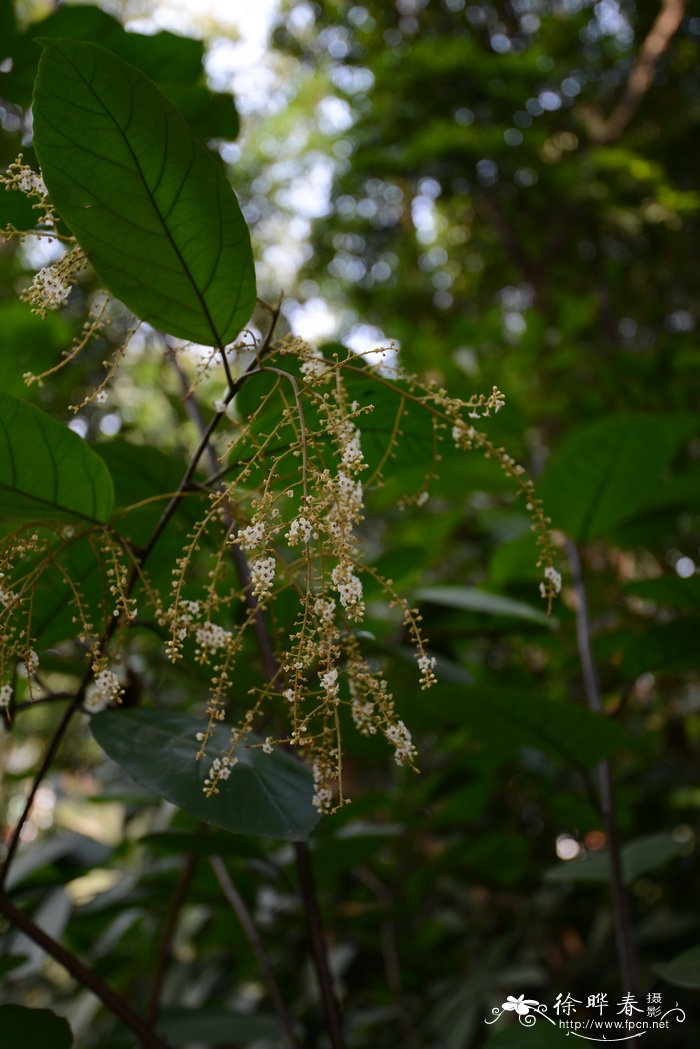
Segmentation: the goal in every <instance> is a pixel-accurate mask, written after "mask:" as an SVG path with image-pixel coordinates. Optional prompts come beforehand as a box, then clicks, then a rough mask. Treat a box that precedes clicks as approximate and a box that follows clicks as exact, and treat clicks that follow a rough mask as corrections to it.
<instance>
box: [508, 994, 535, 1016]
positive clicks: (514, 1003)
mask: <svg viewBox="0 0 700 1049" xmlns="http://www.w3.org/2000/svg"><path fill="white" fill-rule="evenodd" d="M539 1004H540V1003H539V1002H536V1001H535V1000H534V999H533V998H526V997H525V995H524V994H521V995H520V996H519V997H518V998H514V997H513V995H512V994H509V995H508V998H507V1000H506V1001H505V1002H504V1003H503V1005H502V1006H501V1009H504V1010H506V1011H507V1012H511V1013H517V1014H518V1016H527V1014H528V1013H529V1012H530V1009H531V1008H533V1007H537V1006H538V1005H539Z"/></svg>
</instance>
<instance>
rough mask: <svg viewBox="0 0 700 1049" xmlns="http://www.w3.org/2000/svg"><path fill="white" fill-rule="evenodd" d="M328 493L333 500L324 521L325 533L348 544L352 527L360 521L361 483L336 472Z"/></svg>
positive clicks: (361, 508) (361, 507)
mask: <svg viewBox="0 0 700 1049" xmlns="http://www.w3.org/2000/svg"><path fill="white" fill-rule="evenodd" d="M330 491H331V494H332V496H333V497H334V498H333V503H332V505H331V508H330V510H329V512H328V515H327V518H326V521H325V527H326V531H327V532H328V534H329V536H331V537H332V538H333V539H338V540H340V541H341V542H346V543H350V542H351V540H352V530H353V527H354V525H355V524H356V523H357V522H358V521H361V520H362V511H363V504H362V499H363V495H364V492H363V489H362V482H361V481H355V480H353V478H352V477H349V476H348V474H346V473H345V472H344V471H343V470H338V474H337V476H336V477H334V478H333V480H332V481H331V485H330Z"/></svg>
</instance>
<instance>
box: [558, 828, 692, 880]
mask: <svg viewBox="0 0 700 1049" xmlns="http://www.w3.org/2000/svg"><path fill="white" fill-rule="evenodd" d="M683 848H684V842H682V841H676V840H675V838H672V837H671V836H670V835H669V834H648V835H646V837H643V838H637V839H636V841H630V842H628V843H627V844H626V845H623V847H622V870H623V874H624V879H625V884H627V885H630V884H631V883H632V882H633V881H635V880H636V879H637V878H640V877H641V876H642V875H643V874H647V873H648V872H649V871H653V870H656V868H657V867H662V866H663V865H664V863H668V861H669V860H671V859H673V858H674V856H677V855H678V853H679V852H681V850H682V849H683ZM545 878H546V880H547V881H549V882H608V881H609V880H610V863H609V860H608V854H607V852H605V851H601V852H597V853H596V854H595V855H593V856H587V857H586V858H585V859H583V860H571V861H569V862H568V863H561V864H560V865H559V866H558V867H552V868H550V870H548V871H547V873H546V875H545Z"/></svg>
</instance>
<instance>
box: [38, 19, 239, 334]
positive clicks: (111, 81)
mask: <svg viewBox="0 0 700 1049" xmlns="http://www.w3.org/2000/svg"><path fill="white" fill-rule="evenodd" d="M43 45H44V55H43V56H42V59H41V62H40V66H39V74H38V76H37V80H36V87H35V92H34V135H35V144H36V149H37V153H38V156H39V159H40V162H41V166H42V171H43V174H44V178H45V181H46V184H47V186H48V187H49V191H50V193H51V195H52V198H53V201H54V203H55V205H56V207H57V208H58V209H59V211H60V213H61V215H62V216H63V217H64V218H65V220H66V221H67V223H68V224H69V226H70V227H71V229H72V231H73V233H74V234H75V236H76V237H77V238H78V241H79V243H80V245H81V247H82V248H83V250H84V251H85V252H86V254H87V255H88V258H89V259H90V261H91V262H92V264H93V265H94V267H95V270H96V271H97V273H98V275H99V277H100V279H101V280H102V281H103V282H104V284H105V286H106V287H107V288H108V289H109V290H110V291H111V292H112V293H113V294H114V295H116V296H117V297H118V298H120V299H121V300H122V301H123V302H124V303H125V304H126V305H127V306H128V307H129V308H130V309H133V310H134V312H135V313H136V314H137V315H138V316H139V317H141V318H142V319H143V320H146V321H148V322H149V323H151V324H153V325H154V326H155V327H157V328H159V329H160V330H162V331H165V332H168V333H169V334H171V335H176V336H178V337H180V338H183V339H191V340H192V341H194V342H199V343H205V344H207V345H210V346H224V345H226V344H227V343H229V342H231V341H232V340H233V338H234V337H235V336H236V335H237V334H238V332H239V331H240V329H241V327H242V326H243V325H244V324H245V322H246V321H247V320H248V319H249V318H250V314H251V312H252V309H253V306H254V304H255V275H254V269H253V259H252V254H251V248H250V239H249V236H248V231H247V228H246V225H245V222H244V221H243V216H242V215H241V212H240V209H239V207H238V203H237V201H236V198H235V196H234V193H233V190H232V189H231V188H230V186H229V185H228V183H227V181H226V178H225V176H224V174H223V172H222V171H221V169H220V167H219V166H218V165H217V163H216V162H215V161H214V159H213V158H212V157H211V155H210V154H209V153H208V152H207V150H206V149H205V147H204V146H203V145H202V144H201V143H200V142H199V141H198V140H197V139H196V138H195V137H194V135H193V134H192V132H191V131H190V129H189V128H188V126H187V124H186V123H185V122H184V121H183V119H182V118H181V117H180V115H179V114H178V112H177V110H176V109H175V108H174V106H173V105H172V104H171V103H170V102H168V100H167V99H166V98H164V96H163V95H162V94H161V93H160V92H159V91H158V89H157V88H156V87H155V85H154V84H153V83H151V81H149V80H148V78H147V77H145V76H144V75H143V74H142V73H141V72H140V71H139V70H137V69H136V68H135V67H133V66H130V65H128V64H126V63H124V62H122V61H121V60H120V59H118V58H117V57H116V56H114V55H111V54H109V53H108V52H105V51H104V50H103V49H101V48H99V47H97V46H96V45H94V44H87V43H83V42H76V41H69V40H56V39H50V38H48V37H46V38H44V40H43Z"/></svg>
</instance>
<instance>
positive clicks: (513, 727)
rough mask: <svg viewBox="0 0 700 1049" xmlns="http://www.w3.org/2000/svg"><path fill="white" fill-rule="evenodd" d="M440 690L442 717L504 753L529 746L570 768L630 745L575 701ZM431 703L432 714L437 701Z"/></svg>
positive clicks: (502, 691) (479, 688) (486, 689)
mask: <svg viewBox="0 0 700 1049" xmlns="http://www.w3.org/2000/svg"><path fill="white" fill-rule="evenodd" d="M439 688H440V693H441V696H440V703H439V709H440V711H441V713H442V714H443V715H444V716H446V717H447V718H450V719H454V720H455V721H457V722H458V723H460V724H464V725H466V726H467V727H468V728H469V730H470V732H472V733H473V734H474V736H475V737H476V738H477V739H483V740H485V741H488V742H491V743H493V744H494V746H497V747H500V748H503V749H504V750H506V751H513V750H516V751H517V750H519V749H520V748H522V747H533V748H535V749H537V750H541V751H544V752H545V753H547V754H551V755H553V756H554V757H557V758H559V759H562V758H563V759H564V760H565V761H567V762H570V763H571V764H573V765H578V766H580V765H585V766H589V765H595V764H596V762H598V761H600V760H601V758H604V757H607V756H608V755H609V754H612V753H614V752H615V751H617V750H620V749H621V748H623V747H624V746H625V745H629V743H630V739H629V737H628V736H627V734H626V733H625V732H624V730H623V729H622V728H621V727H620V726H619V725H618V724H617V722H615V721H611V720H610V718H606V717H604V716H603V715H601V714H594V713H592V712H591V711H589V710H586V709H585V708H584V707H581V706H576V705H574V704H573V703H555V702H553V701H552V700H548V699H542V698H541V697H540V696H539V695H537V694H534V693H532V692H524V691H518V690H516V689H506V688H494V687H492V686H487V685H475V686H473V687H467V688H464V687H461V688H459V689H456V690H455V689H449V688H447V687H445V686H439ZM430 702H431V711H434V710H435V702H434V700H432V699H431V701H430ZM433 716H434V714H433Z"/></svg>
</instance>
